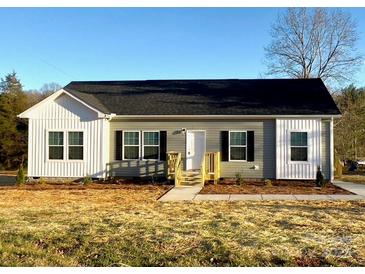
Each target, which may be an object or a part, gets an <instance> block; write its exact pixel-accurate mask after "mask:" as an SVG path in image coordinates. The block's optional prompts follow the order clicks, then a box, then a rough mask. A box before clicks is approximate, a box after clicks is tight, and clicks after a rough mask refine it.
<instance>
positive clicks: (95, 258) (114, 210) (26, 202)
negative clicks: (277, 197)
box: [0, 186, 365, 266]
mask: <svg viewBox="0 0 365 274" xmlns="http://www.w3.org/2000/svg"><path fill="white" fill-rule="evenodd" d="M164 191H166V188H164V187H157V186H140V187H136V186H128V187H123V188H121V189H85V190H75V189H71V190H57V189H56V190H22V189H12V188H7V189H5V188H2V189H0V265H1V266H239V265H240V266H281V265H285V266H297V265H301V266H303V265H312V266H317V265H335V266H338V265H346V266H347V265H351V266H359V265H362V266H365V202H339V201H326V202H277V201H272V202H213V201H212V202H191V203H161V202H157V201H156V199H157V197H159V196H160V195H161V194H162V193H163V192H164Z"/></svg>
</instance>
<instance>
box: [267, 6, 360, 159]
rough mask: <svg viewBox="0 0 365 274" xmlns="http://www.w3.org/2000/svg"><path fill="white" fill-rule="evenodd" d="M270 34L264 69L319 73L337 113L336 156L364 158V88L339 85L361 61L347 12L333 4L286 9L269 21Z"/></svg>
mask: <svg viewBox="0 0 365 274" xmlns="http://www.w3.org/2000/svg"><path fill="white" fill-rule="evenodd" d="M271 37H272V40H271V43H270V44H269V45H268V46H267V47H266V48H265V52H266V64H267V68H268V71H267V74H268V75H273V76H276V77H289V78H321V79H322V80H323V81H324V82H325V84H326V86H327V88H328V89H330V90H331V91H332V96H333V98H334V100H335V101H336V103H337V105H338V107H339V108H340V110H341V112H342V115H343V116H342V118H340V119H337V120H336V121H335V153H336V156H337V157H338V158H340V159H342V160H345V159H352V160H355V159H357V158H359V157H362V158H364V157H365V89H364V88H356V87H355V86H354V85H350V86H347V87H345V86H346V85H347V84H348V83H349V82H351V80H353V76H354V73H355V72H356V71H357V70H358V69H359V67H360V65H361V63H362V61H363V56H362V55H361V54H360V53H359V52H358V51H357V49H356V43H357V41H358V33H357V29H356V24H355V22H354V20H353V19H352V18H351V16H350V15H349V14H346V13H344V12H342V11H341V10H339V9H331V10H330V9H324V8H289V9H287V10H286V11H285V12H284V13H282V14H280V15H279V17H278V19H277V21H276V22H275V23H274V24H273V25H272V28H271ZM293 92H294V91H293Z"/></svg>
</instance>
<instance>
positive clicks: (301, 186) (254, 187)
mask: <svg viewBox="0 0 365 274" xmlns="http://www.w3.org/2000/svg"><path fill="white" fill-rule="evenodd" d="M271 184H272V185H271V186H270V185H268V184H267V183H265V182H263V181H247V182H243V183H242V184H237V182H236V181H235V180H233V179H232V180H229V179H228V180H224V181H223V182H220V183H218V184H216V185H214V184H213V183H209V184H206V185H205V186H204V187H203V189H202V190H201V191H200V194H353V193H351V192H349V191H347V190H345V189H342V188H339V187H337V186H335V185H334V184H332V183H327V184H326V185H325V186H324V187H322V188H319V187H317V186H316V184H315V182H311V181H292V180H291V181H285V180H273V181H272V183H271Z"/></svg>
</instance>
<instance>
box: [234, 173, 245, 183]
mask: <svg viewBox="0 0 365 274" xmlns="http://www.w3.org/2000/svg"><path fill="white" fill-rule="evenodd" d="M235 177H236V183H237V185H243V183H244V181H243V178H242V175H241V173H239V172H237V173H236V174H235Z"/></svg>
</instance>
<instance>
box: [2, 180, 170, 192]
mask: <svg viewBox="0 0 365 274" xmlns="http://www.w3.org/2000/svg"><path fill="white" fill-rule="evenodd" d="M156 187H163V188H166V190H169V189H170V188H172V187H173V186H172V185H167V184H164V183H154V184H152V183H148V182H143V183H136V182H135V181H134V180H128V181H127V180H123V182H121V181H114V182H112V181H99V182H93V183H89V184H82V183H77V182H69V183H61V182H46V183H34V182H33V183H26V184H24V185H11V186H0V191H1V190H9V189H17V190H51V189H60V190H71V189H74V190H85V189H95V190H103V189H126V190H128V189H130V190H138V189H148V188H156Z"/></svg>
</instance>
